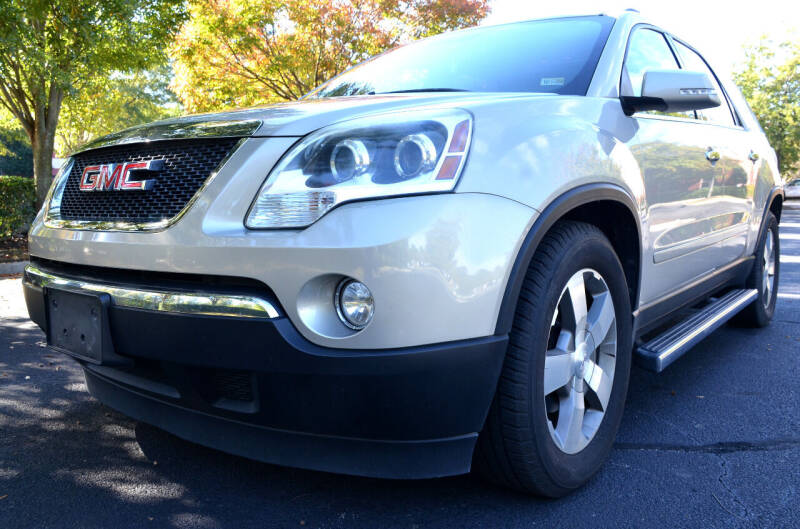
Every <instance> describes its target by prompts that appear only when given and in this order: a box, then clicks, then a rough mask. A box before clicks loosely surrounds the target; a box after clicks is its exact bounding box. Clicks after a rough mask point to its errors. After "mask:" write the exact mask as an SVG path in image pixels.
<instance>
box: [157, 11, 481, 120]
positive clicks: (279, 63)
mask: <svg viewBox="0 0 800 529" xmlns="http://www.w3.org/2000/svg"><path fill="white" fill-rule="evenodd" d="M189 10H190V13H191V18H190V20H189V22H187V23H186V24H185V25H184V26H183V28H182V30H181V32H180V34H179V36H178V38H177V39H176V41H175V43H174V45H173V46H172V49H171V51H170V55H171V57H172V58H173V59H174V61H175V79H174V81H173V83H172V88H173V89H174V90H175V92H176V94H177V95H178V97H179V98H180V100H181V102H182V103H183V104H184V106H185V107H186V108H187V109H188V110H190V111H206V110H218V109H220V108H225V107H233V106H249V105H254V104H260V103H268V102H275V101H285V100H293V99H297V98H299V97H301V96H303V95H304V94H306V93H307V92H309V91H310V90H311V89H313V88H315V87H316V86H318V85H320V84H321V83H322V82H324V81H326V80H327V79H330V78H331V77H333V76H335V75H336V74H338V73H340V72H342V71H343V70H345V69H346V68H348V67H349V66H351V65H353V64H355V63H357V62H360V61H362V60H364V59H367V58H369V57H371V56H373V55H376V54H378V53H380V52H382V51H385V50H387V49H389V48H392V47H394V46H396V45H397V44H399V43H401V42H403V41H404V40H408V39H411V38H418V37H423V36H427V35H432V34H435V33H440V32H442V31H446V30H449V29H456V28H460V27H464V26H471V25H475V24H477V23H478V22H479V21H480V20H481V19H483V18H484V17H485V16H486V15H487V14H488V13H489V7H488V0H260V1H258V2H254V1H252V0H191V1H190V7H189Z"/></svg>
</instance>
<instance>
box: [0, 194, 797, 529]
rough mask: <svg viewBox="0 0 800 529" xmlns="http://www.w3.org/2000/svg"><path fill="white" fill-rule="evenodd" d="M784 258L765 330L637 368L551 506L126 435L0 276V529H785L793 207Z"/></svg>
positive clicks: (134, 431)
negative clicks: (600, 460) (577, 480)
mask: <svg viewBox="0 0 800 529" xmlns="http://www.w3.org/2000/svg"><path fill="white" fill-rule="evenodd" d="M795 202H797V201H795ZM781 245H782V253H783V257H782V261H781V286H780V293H779V300H778V310H777V313H776V316H775V319H774V321H773V323H772V325H771V326H770V327H769V328H767V329H762V330H753V329H739V328H735V327H732V326H726V327H725V328H723V329H721V330H719V331H717V332H716V333H715V334H713V335H712V336H711V337H709V338H708V339H706V340H705V341H703V342H702V343H701V344H700V345H698V346H697V347H696V348H695V349H694V350H693V351H691V352H690V353H689V354H687V355H686V356H684V357H683V358H681V359H680V360H678V361H677V362H676V363H674V364H673V365H672V366H670V367H669V368H668V369H667V370H666V371H665V372H664V373H661V374H658V375H656V374H653V373H649V372H646V371H643V370H641V369H639V368H634V370H633V372H632V377H631V387H630V393H629V395H628V403H627V409H626V411H625V417H624V419H623V423H622V428H621V431H620V434H619V437H618V439H617V443H616V445H615V449H614V451H613V453H612V454H611V458H610V460H609V461H608V463H607V464H606V465H605V467H604V468H603V469H602V470H601V471H600V472H599V473H598V474H597V476H596V477H595V478H593V479H592V481H591V482H590V483H589V484H588V486H586V487H585V488H583V489H581V490H579V491H577V492H576V493H575V494H573V495H571V496H569V497H567V498H564V499H562V500H558V501H544V500H539V499H535V498H530V497H526V496H523V495H520V494H516V493H513V492H509V491H506V490H502V489H498V488H495V487H492V486H490V485H487V484H485V483H483V482H481V481H480V480H478V479H475V478H471V477H469V476H461V477H455V478H447V479H438V480H425V481H385V480H377V479H365V478H354V477H348V476H339V475H332V474H325V473H319V472H311V471H304V470H296V469H289V468H282V467H277V466H273V465H267V464H262V463H257V462H253V461H249V460H246V459H242V458H238V457H234V456H229V455H227V454H224V453H220V452H216V451H214V450H210V449H206V448H203V447H200V446H197V445H194V444H192V443H188V442H186V441H183V440H180V439H178V438H176V437H174V436H172V435H169V434H167V433H165V432H163V431H160V430H158V429H156V428H153V427H151V426H148V425H146V424H143V423H137V422H135V421H132V420H130V419H128V418H126V417H125V416H123V415H121V414H119V413H117V412H115V411H113V410H111V409H109V408H107V407H105V406H103V405H102V404H100V403H99V402H97V401H96V400H94V399H93V398H92V397H90V396H89V395H88V394H87V392H86V386H85V384H84V380H83V374H82V372H81V370H80V369H79V368H78V366H77V364H76V363H74V362H73V361H72V360H70V359H68V358H67V357H65V356H62V355H59V354H57V353H54V352H52V351H49V350H48V349H46V348H45V347H44V344H43V340H44V337H43V335H42V333H41V331H40V330H39V329H38V327H36V326H35V325H34V324H32V323H30V322H29V321H28V319H27V313H26V311H25V307H24V301H23V299H22V296H21V290H20V285H19V278H0V528H4V529H13V528H29V527H76V528H77V527H81V528H94V527H103V528H123V527H201V528H214V527H235V528H247V527H260V528H264V527H398V528H399V527H405V528H414V527H571V528H580V527H614V526H615V527H704V528H708V527H770V528H772V527H785V528H796V527H800V492H798V487H800V389H799V388H800V382H798V379H800V204H787V208H786V209H785V211H784V216H783V222H782V226H781Z"/></svg>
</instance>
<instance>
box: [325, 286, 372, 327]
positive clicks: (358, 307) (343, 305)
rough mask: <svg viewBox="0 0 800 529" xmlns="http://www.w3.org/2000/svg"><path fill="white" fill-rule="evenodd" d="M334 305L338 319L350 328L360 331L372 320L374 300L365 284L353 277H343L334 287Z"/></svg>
mask: <svg viewBox="0 0 800 529" xmlns="http://www.w3.org/2000/svg"><path fill="white" fill-rule="evenodd" d="M334 305H335V306H336V313H337V314H338V315H339V319H340V320H341V321H342V323H344V324H345V325H346V326H347V327H349V328H350V329H353V330H354V331H360V330H361V329H363V328H364V327H366V326H367V325H369V322H370V321H372V316H373V315H374V314H375V300H374V299H373V298H372V292H370V290H369V288H367V285H365V284H364V283H361V282H360V281H356V280H355V279H344V280H342V281H341V282H340V283H339V286H337V287H336V294H335V295H334Z"/></svg>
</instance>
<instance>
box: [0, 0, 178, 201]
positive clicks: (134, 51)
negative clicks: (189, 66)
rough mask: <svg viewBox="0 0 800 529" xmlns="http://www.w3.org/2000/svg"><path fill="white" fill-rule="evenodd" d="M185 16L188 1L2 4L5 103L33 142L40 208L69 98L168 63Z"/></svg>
mask: <svg viewBox="0 0 800 529" xmlns="http://www.w3.org/2000/svg"><path fill="white" fill-rule="evenodd" d="M184 16H185V7H184V1H183V0H0V104H1V105H2V106H4V107H5V108H7V109H8V110H9V111H10V112H11V113H12V114H13V115H14V117H15V118H17V120H18V121H19V122H20V124H21V125H22V127H23V129H24V130H25V132H26V133H27V134H28V137H29V139H30V142H31V146H32V149H33V165H34V173H35V177H36V193H37V199H38V200H39V202H41V200H42V199H43V197H44V195H45V194H46V192H47V187H48V186H49V183H50V180H51V158H52V153H53V143H54V140H55V130H56V126H57V124H58V118H59V114H60V111H61V105H62V102H63V101H64V99H65V98H66V97H69V96H70V95H72V94H74V93H76V92H77V91H79V90H82V89H83V88H84V86H85V83H86V82H89V81H90V80H92V79H95V78H96V77H102V76H104V75H107V74H108V73H109V72H110V71H112V70H121V71H128V70H134V69H142V68H147V67H150V66H151V65H152V64H153V62H154V61H156V60H163V51H162V50H163V49H164V47H165V45H166V44H167V43H168V42H170V41H171V40H172V36H173V34H174V32H175V30H176V29H177V28H178V27H179V26H180V24H181V23H182V22H183V20H184Z"/></svg>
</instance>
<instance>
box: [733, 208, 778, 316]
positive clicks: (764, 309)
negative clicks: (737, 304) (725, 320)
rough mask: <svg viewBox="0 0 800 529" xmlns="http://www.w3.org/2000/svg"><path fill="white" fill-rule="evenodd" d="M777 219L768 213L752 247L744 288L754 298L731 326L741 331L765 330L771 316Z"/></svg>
mask: <svg viewBox="0 0 800 529" xmlns="http://www.w3.org/2000/svg"><path fill="white" fill-rule="evenodd" d="M779 235H780V234H779V231H778V219H777V218H776V217H775V215H774V214H773V213H772V212H769V213H767V218H766V219H764V231H763V233H762V234H761V237H760V238H759V241H758V244H757V245H756V252H755V263H753V270H752V271H751V272H750V276H749V277H748V278H747V288H755V289H757V290H758V298H756V300H755V301H753V303H751V304H750V305H748V306H747V307H746V308H745V309H744V310H742V311H741V312H739V314H737V315H736V318H735V319H734V322H735V323H736V324H738V325H740V326H743V327H766V326H767V325H769V323H770V321H772V316H774V315H775V304H776V303H777V301H778V281H779V280H780V272H781V244H780V238H779Z"/></svg>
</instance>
